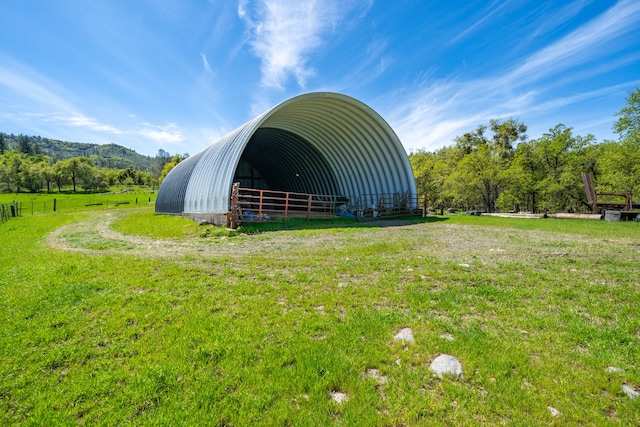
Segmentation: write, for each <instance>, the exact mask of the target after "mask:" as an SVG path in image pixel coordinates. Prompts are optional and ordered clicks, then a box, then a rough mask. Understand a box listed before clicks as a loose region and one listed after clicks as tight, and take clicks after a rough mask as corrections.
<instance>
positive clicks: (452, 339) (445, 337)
mask: <svg viewBox="0 0 640 427" xmlns="http://www.w3.org/2000/svg"><path fill="white" fill-rule="evenodd" d="M440 338H442V339H443V340H447V341H455V338H454V337H453V335H451V334H442V335H440Z"/></svg>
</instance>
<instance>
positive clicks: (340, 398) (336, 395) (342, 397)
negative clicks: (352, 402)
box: [331, 391, 348, 403]
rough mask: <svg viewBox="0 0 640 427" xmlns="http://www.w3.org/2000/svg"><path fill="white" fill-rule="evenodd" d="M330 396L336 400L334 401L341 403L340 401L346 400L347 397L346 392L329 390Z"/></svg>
mask: <svg viewBox="0 0 640 427" xmlns="http://www.w3.org/2000/svg"><path fill="white" fill-rule="evenodd" d="M331 398H332V399H333V400H334V401H335V402H336V403H342V402H346V401H347V400H348V399H347V394H346V393H343V392H341V391H332V392H331Z"/></svg>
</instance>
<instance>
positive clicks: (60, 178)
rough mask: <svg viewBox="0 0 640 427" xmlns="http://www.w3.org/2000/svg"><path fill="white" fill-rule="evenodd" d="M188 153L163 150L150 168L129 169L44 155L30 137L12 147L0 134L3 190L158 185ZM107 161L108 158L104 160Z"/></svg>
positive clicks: (0, 187) (0, 186)
mask: <svg viewBox="0 0 640 427" xmlns="http://www.w3.org/2000/svg"><path fill="white" fill-rule="evenodd" d="M187 156H188V154H183V155H180V154H175V155H173V156H172V155H170V154H169V153H168V152H166V151H164V150H159V151H158V155H157V156H155V157H154V158H153V161H152V163H151V166H150V168H149V169H148V170H146V171H143V170H140V169H137V168H135V167H134V166H131V165H128V166H126V167H125V168H121V169H119V168H110V167H100V166H99V165H96V164H95V163H94V159H92V158H91V157H86V156H76V157H71V158H67V159H62V160H54V159H53V158H52V157H50V156H47V155H44V154H42V153H41V152H40V151H39V150H38V149H37V147H34V146H33V145H31V143H30V139H29V138H28V137H25V136H23V135H20V136H19V137H18V144H17V146H16V149H8V148H7V144H6V141H5V138H4V134H1V133H0V191H6V192H13V191H15V192H23V191H28V192H32V193H36V192H41V191H47V192H51V191H56V190H57V191H58V192H61V191H63V189H71V191H73V192H74V193H75V192H77V191H79V190H84V191H98V192H99V191H108V190H109V188H110V187H111V186H114V185H124V186H131V185H146V186H149V187H152V188H154V187H157V186H158V185H159V184H160V183H161V182H162V179H163V178H164V176H166V174H167V173H168V171H169V170H171V168H172V167H173V166H175V165H176V164H177V163H179V162H180V161H182V160H183V159H184V158H186V157H187ZM103 160H104V159H103Z"/></svg>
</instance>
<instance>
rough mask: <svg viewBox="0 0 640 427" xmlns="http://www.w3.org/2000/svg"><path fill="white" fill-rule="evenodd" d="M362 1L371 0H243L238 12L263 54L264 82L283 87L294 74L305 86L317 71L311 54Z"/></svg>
mask: <svg viewBox="0 0 640 427" xmlns="http://www.w3.org/2000/svg"><path fill="white" fill-rule="evenodd" d="M361 3H365V4H370V3H369V2H358V1H354V0H351V1H340V0H308V1H299V0H270V1H268V0H256V1H253V2H251V1H249V0H241V1H240V2H239V4H238V16H239V17H240V18H241V19H243V20H244V21H245V23H246V24H247V26H248V28H249V32H250V42H249V43H250V45H251V47H252V49H253V52H254V53H255V55H256V56H257V57H258V58H260V61H261V73H262V78H261V83H262V85H263V86H265V87H269V88H277V89H282V88H284V86H285V84H286V83H287V81H288V80H289V78H291V77H293V78H294V79H295V81H296V83H297V84H298V85H299V86H301V87H304V86H305V84H306V81H307V79H309V78H310V77H311V76H313V75H314V69H313V66H312V65H311V64H310V55H311V54H312V53H313V52H314V51H315V50H316V49H318V48H319V47H320V46H321V45H322V43H323V38H324V37H325V36H326V35H327V34H330V33H331V32H332V31H335V30H336V28H337V26H338V24H339V23H340V21H341V20H342V19H344V17H345V16H346V15H348V14H349V12H351V11H352V10H353V9H354V7H355V6H356V5H357V4H361Z"/></svg>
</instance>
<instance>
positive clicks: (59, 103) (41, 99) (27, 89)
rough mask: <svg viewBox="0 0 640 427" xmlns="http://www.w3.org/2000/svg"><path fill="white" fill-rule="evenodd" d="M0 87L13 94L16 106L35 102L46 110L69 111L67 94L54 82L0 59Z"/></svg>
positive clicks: (13, 62)
mask: <svg viewBox="0 0 640 427" xmlns="http://www.w3.org/2000/svg"><path fill="white" fill-rule="evenodd" d="M0 62H2V63H3V64H5V66H3V65H0V86H4V87H5V88H6V89H7V90H8V91H9V92H11V93H13V94H14V96H15V97H14V101H15V102H16V103H18V104H24V103H26V102H37V103H38V104H44V105H46V106H47V107H48V108H54V109H57V110H71V109H72V105H71V103H70V102H69V101H68V100H67V99H68V96H69V94H68V93H62V94H61V95H60V94H59V93H61V92H64V91H63V90H62V89H61V88H59V87H58V86H57V85H56V84H55V83H54V82H52V81H51V80H49V79H47V78H46V77H44V76H42V75H41V74H39V73H37V72H35V71H33V70H32V69H31V68H29V67H25V66H23V65H21V64H19V63H16V62H15V61H11V60H10V59H9V58H6V57H0Z"/></svg>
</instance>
